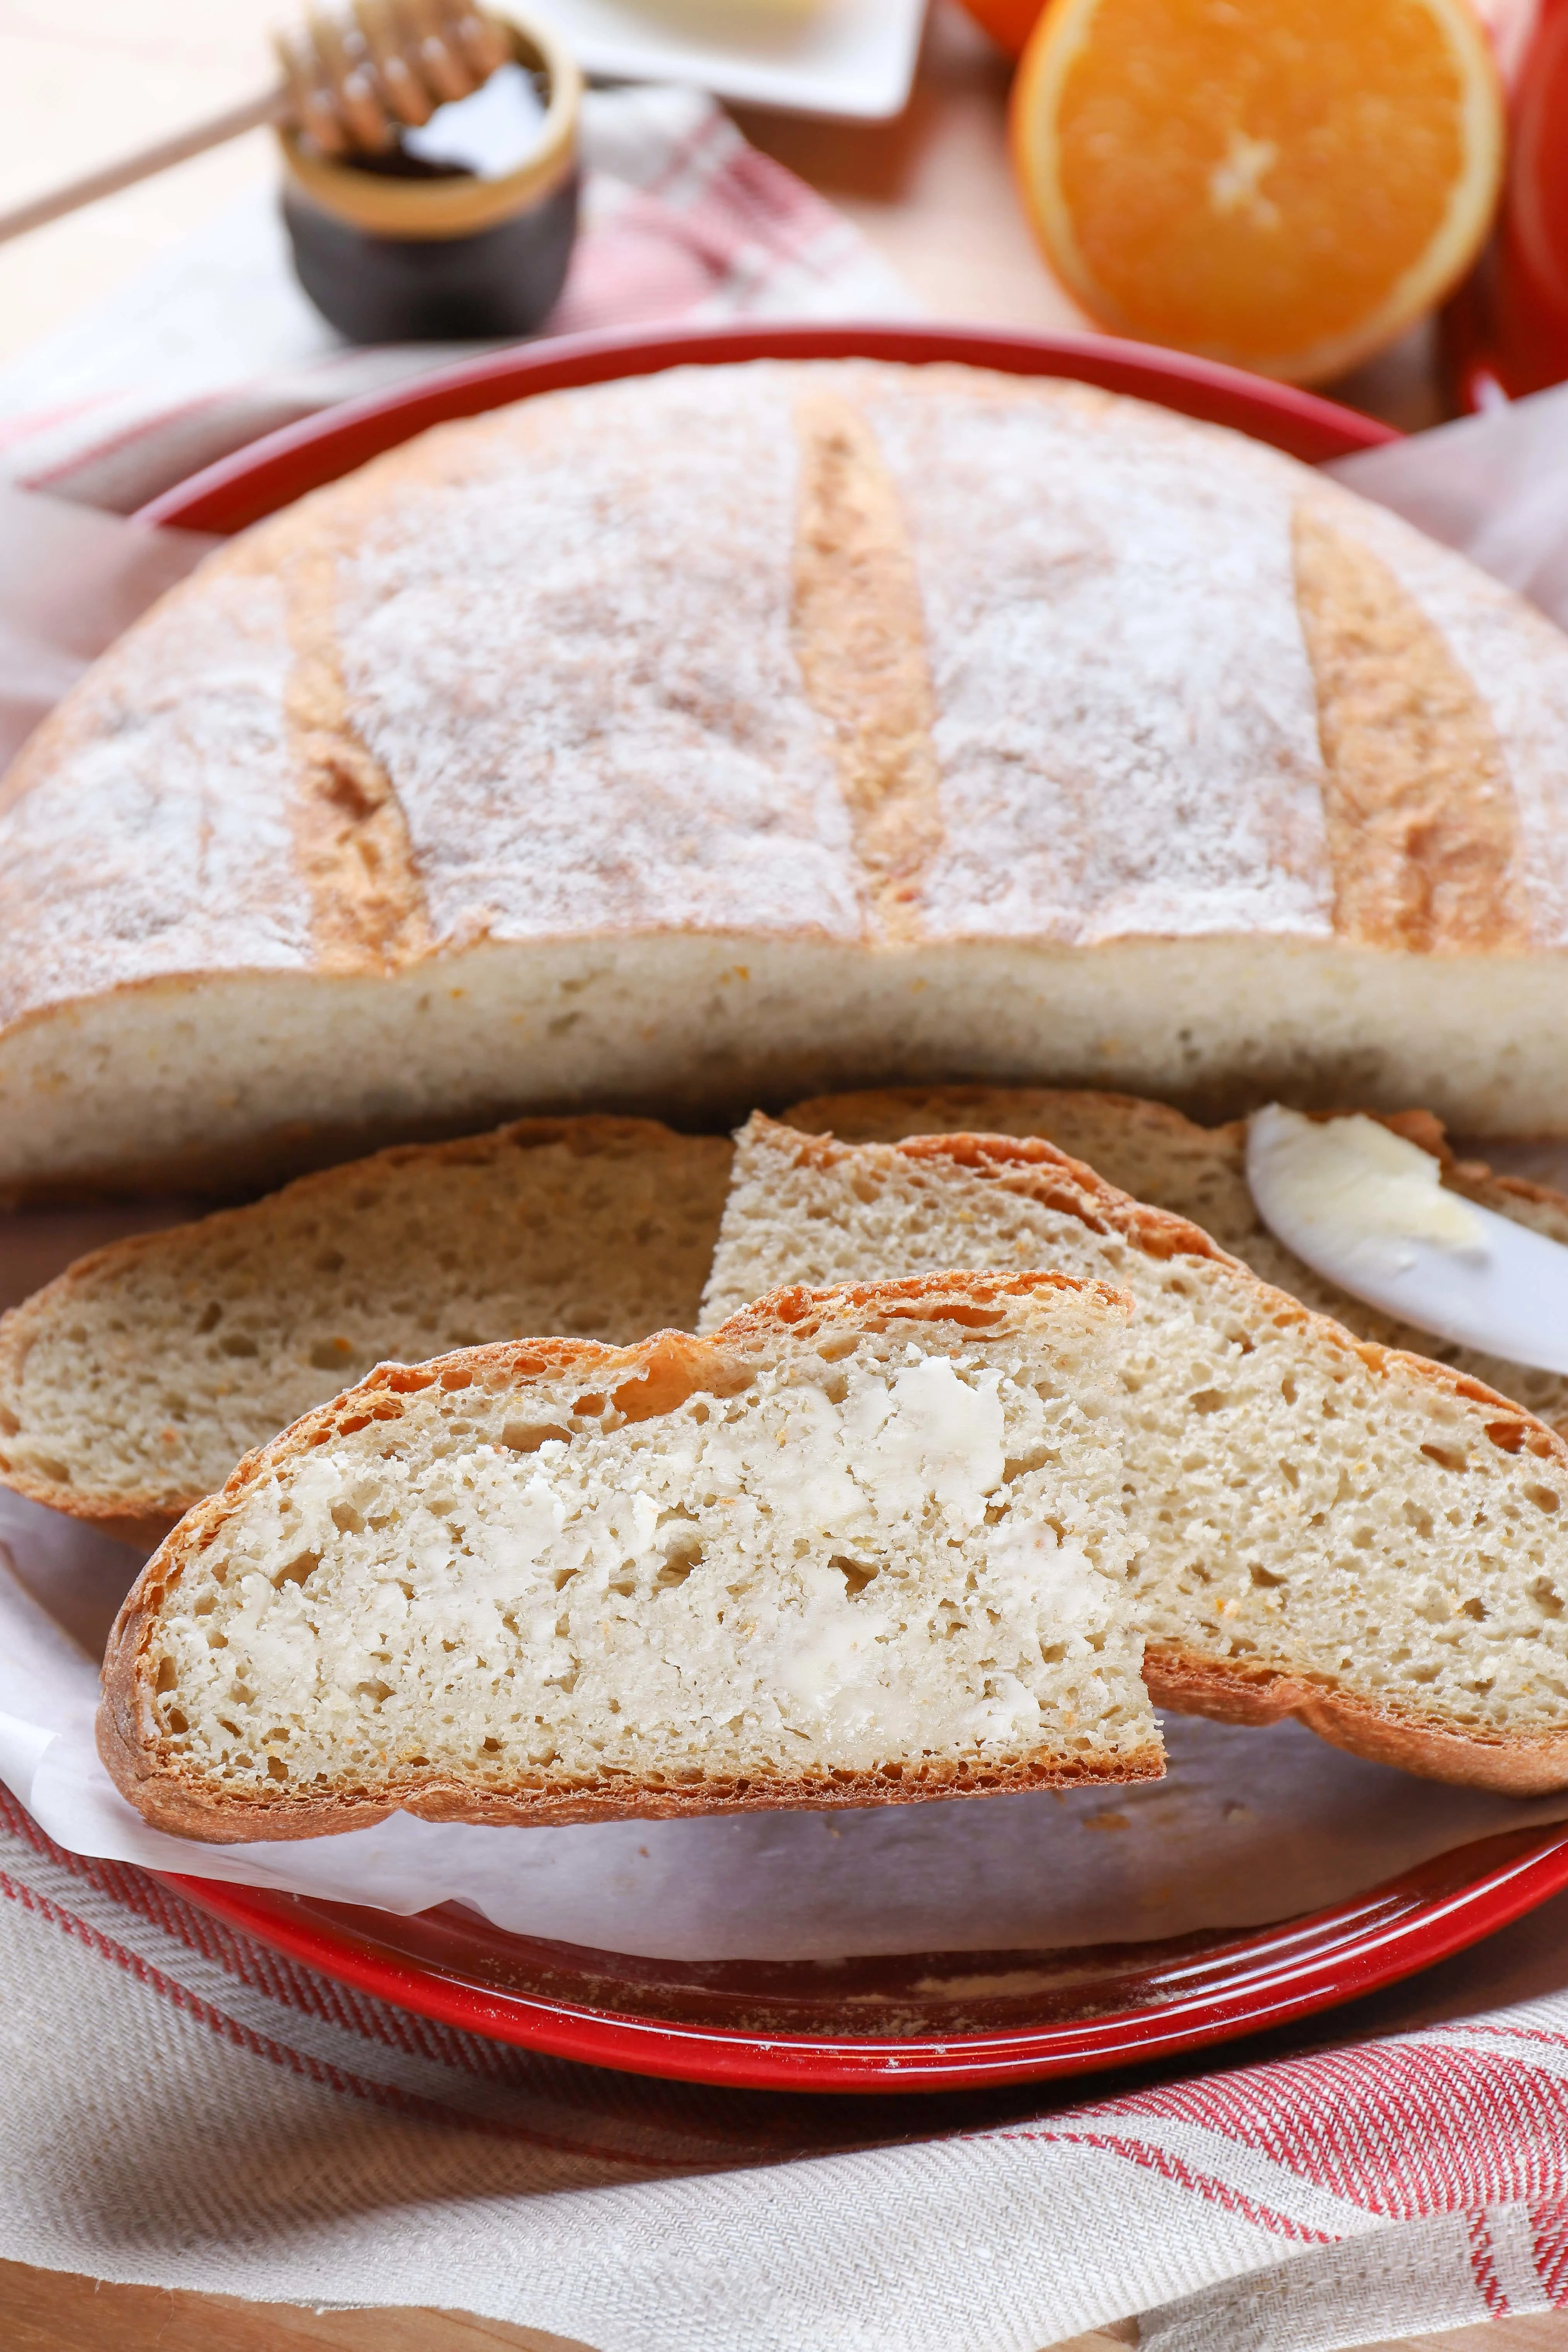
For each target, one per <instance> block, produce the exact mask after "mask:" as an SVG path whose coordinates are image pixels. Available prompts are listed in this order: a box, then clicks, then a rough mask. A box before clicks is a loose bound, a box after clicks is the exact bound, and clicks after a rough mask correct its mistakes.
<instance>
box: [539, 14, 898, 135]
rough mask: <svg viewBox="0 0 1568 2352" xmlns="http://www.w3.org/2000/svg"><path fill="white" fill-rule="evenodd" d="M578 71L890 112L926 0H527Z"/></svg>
mask: <svg viewBox="0 0 1568 2352" xmlns="http://www.w3.org/2000/svg"><path fill="white" fill-rule="evenodd" d="M531 5H532V6H533V8H534V9H535V11H536V13H537V14H538V15H539V16H542V17H543V18H544V19H545V20H546V22H547V23H548V24H550V25H551V26H552V27H553V29H554V30H555V31H556V32H558V33H559V34H560V35H561V37H562V39H563V41H564V42H565V43H566V45H567V47H569V48H570V49H571V50H572V51H573V53H574V56H575V57H576V58H577V61H578V63H579V64H580V65H581V66H582V67H583V68H584V72H586V73H590V74H603V75H607V76H609V77H611V78H612V79H618V80H625V81H674V82H689V83H691V84H693V85H695V87H696V88H698V89H707V90H711V91H712V93H713V95H714V96H715V97H716V98H734V99H742V100H747V101H749V102H750V103H751V104H752V105H756V106H771V107H776V108H779V109H780V110H785V111H788V112H792V113H799V114H831V115H845V116H854V117H857V118H858V119H859V120H861V121H881V120H884V119H885V118H886V117H888V116H889V115H893V114H898V113H900V112H901V111H902V110H903V107H904V105H905V103H906V101H907V100H908V98H909V94H910V84H911V82H912V81H913V79H914V71H915V58H916V56H917V54H918V52H919V48H920V38H921V26H922V24H923V23H924V20H925V11H926V0H531Z"/></svg>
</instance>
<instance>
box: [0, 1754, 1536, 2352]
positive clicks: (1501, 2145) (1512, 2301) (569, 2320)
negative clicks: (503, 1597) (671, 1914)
mask: <svg viewBox="0 0 1568 2352" xmlns="http://www.w3.org/2000/svg"><path fill="white" fill-rule="evenodd" d="M1565 1928H1568V1897H1564V1898H1562V1899H1560V1900H1559V1901H1558V1902H1556V1903H1554V1904H1553V1905H1552V1906H1549V1907H1548V1908H1547V1909H1546V1910H1544V1911H1542V1912H1541V1913H1539V1914H1537V1915H1536V1916H1535V1917H1534V1918H1533V1919H1532V1920H1529V1921H1525V1922H1522V1923H1521V1925H1519V1926H1517V1927H1513V1928H1511V1929H1510V1930H1508V1931H1506V1932H1505V1933H1504V1934H1503V1935H1502V1936H1500V1937H1496V1938H1494V1939H1493V1941H1492V1942H1491V1943H1490V1944H1489V1945H1488V1946H1484V1947H1482V1948H1480V1949H1479V1951H1477V1952H1475V1953H1472V1954H1470V1955H1468V1957H1467V1958H1463V1959H1461V1960H1459V1961H1456V1962H1453V1963H1450V1964H1449V1965H1448V1966H1447V1968H1445V1969H1441V1970H1438V1971H1436V1972H1435V1973H1434V1974H1433V1975H1431V1976H1428V1977H1426V1978H1425V1979H1421V1980H1420V1983H1419V1984H1418V1985H1417V1986H1416V1987H1415V1988H1413V1989H1411V1990H1406V1991H1405V1992H1404V1993H1403V1994H1401V1995H1388V1996H1382V1997H1380V1999H1379V2000H1378V2001H1377V2002H1376V2003H1373V2004H1363V2007H1362V2009H1361V2010H1360V2011H1349V2012H1346V2013H1344V2015H1343V2017H1342V2020H1341V2021H1339V2023H1338V2025H1337V2027H1336V2026H1333V2025H1331V2028H1330V2030H1331V2032H1336V2033H1338V2034H1339V2035H1347V2034H1348V2035H1350V2036H1352V2037H1367V2036H1369V2035H1370V2038H1355V2039H1351V2040H1348V2041H1346V2040H1338V2041H1335V2042H1329V2043H1327V2045H1326V2046H1325V2045H1324V2043H1323V2042H1321V2041H1320V2042H1319V2044H1318V2046H1316V2047H1306V2048H1302V2047H1300V2046H1297V2047H1296V2048H1295V2049H1293V2050H1291V2051H1288V2052H1284V2053H1273V2054H1270V2055H1269V2056H1268V2057H1267V2058H1266V2059H1265V2060H1263V2061H1262V2062H1261V2063H1259V2062H1258V2060H1257V2059H1256V2057H1255V2058H1254V2059H1253V2062H1252V2063H1245V2064H1235V2065H1233V2066H1229V2067H1227V2066H1226V2065H1224V2064H1223V2063H1222V2064H1221V2065H1220V2066H1218V2067H1215V2068H1213V2069H1210V2070H1207V2071H1205V2072H1202V2073H1199V2074H1193V2075H1190V2076H1189V2077H1187V2078H1186V2079H1185V2080H1174V2081H1163V2082H1158V2083H1154V2084H1141V2085H1139V2086H1137V2087H1133V2088H1127V2087H1125V2086H1124V2085H1113V2086H1110V2088H1109V2090H1107V2089H1103V2088H1099V2087H1089V2089H1088V2091H1087V2095H1086V2093H1085V2086H1083V2085H1081V2084H1080V2085H1077V2086H1071V2087H1070V2088H1069V2090H1068V2092H1067V2093H1066V2094H1064V2093H1063V2092H1062V2091H1061V2090H1060V2089H1058V2091H1057V2092H1055V2093H1047V2094H1045V2095H1042V2094H1041V2093H1040V2092H1039V2091H1035V2092H1032V2093H1031V2092H1023V2093H1018V2092H1012V2093H1007V2094H1005V2095H1004V2094H995V2093H992V2094H985V2095H975V2096H973V2097H969V2098H965V2099H956V2098H952V2097H949V2098H945V2099H942V2100H919V2099H905V2098H899V2099H892V2100H874V2099H847V2098H840V2099H828V2098H821V2099H812V2098H805V2097H795V2096H781V2095H769V2094H748V2093H740V2092H724V2091H713V2090H694V2089H688V2088H685V2087H682V2086H680V2085H679V2084H662V2083H657V2082H653V2081H645V2080H641V2079H639V2078H637V2077H634V2076H629V2075H624V2074H609V2073H606V2072H601V2071H597V2070H595V2069H592V2068H587V2067H581V2066H576V2065H573V2064H569V2063H565V2062H563V2061H560V2060H556V2059H549V2058H540V2057H535V2056H532V2055H531V2054H530V2053H526V2052H523V2051H519V2050H512V2049H508V2048H504V2047H501V2046H500V2045H498V2044H496V2043H492V2042H484V2041H480V2040H478V2039H476V2038H474V2037H472V2036H469V2035H467V2034H463V2033H458V2032H450V2031H448V2030H447V2029H446V2028H444V2027H441V2026H437V2025H433V2024H429V2023H426V2021H423V2020H422V2019H419V2018H416V2017H414V2016H410V2015H407V2014H405V2013H404V2012H402V2011H397V2010H395V2009H392V2008H389V2007H387V2006H386V2005H384V2003H382V2002H380V2001H377V2000H370V1999H367V1998H365V1997H364V1996H363V1995H360V1994H358V1993H355V1992H353V1991H350V1990H345V1989H344V1988H342V1987H341V1986H338V1985H335V1984H333V1983H331V1982H330V1981H329V1980H328V1979H325V1978H322V1977H319V1976H316V1975H314V1974H313V1973H312V1972H311V1971H310V1970H309V1969H305V1968H302V1967H300V1966H297V1965H296V1964H294V1963H292V1962H290V1961H289V1960H286V1959H281V1958H277V1957H275V1956H274V1955H272V1954H271V1953H269V1952H267V1951H265V1950H263V1949H262V1948H259V1947H258V1946H256V1945H254V1944H252V1943H250V1942H248V1941H247V1939H246V1938H245V1937H242V1936H238V1935H237V1934H235V1933H233V1932H231V1931H230V1930H229V1929H228V1928H226V1927H222V1926H219V1925H217V1924H216V1923H215V1922H214V1921H212V1920H210V1919H208V1918H206V1917H205V1916H204V1915H203V1914H202V1913H200V1912H198V1911H196V1910H195V1909H194V1908H193V1907H192V1906H189V1905H188V1904H187V1903H185V1902H184V1901H183V1900H181V1899H180V1898H178V1897H176V1896H174V1895H172V1894H171V1893H170V1892H169V1891H168V1890H167V1889H166V1888H165V1887H164V1886H163V1885H162V1884H161V1883H160V1882H159V1881H157V1880H156V1879H153V1878H152V1877H150V1876H148V1875H147V1874H144V1873H143V1872H142V1871H139V1870H136V1869H133V1868H131V1867H129V1866H126V1865H123V1864H113V1863H102V1862H89V1861H84V1860H82V1859H81V1858H79V1857H78V1856H73V1855H70V1854H67V1853H62V1852H61V1851H60V1850H59V1849H58V1847H55V1846H53V1845H51V1844H50V1843H48V1841H47V1839H45V1838H44V1837H43V1835H42V1833H41V1832H39V1831H38V1830H37V1828H36V1826H35V1825H34V1824H33V1823H32V1822H30V1821H29V1819H28V1817H27V1815H26V1813H25V1812H23V1811H22V1810H21V1808H20V1807H19V1806H17V1805H16V1803H15V1802H14V1801H12V1800H10V1799H9V1798H7V1797H6V1796H5V1794H4V1791H0V1981H3V1982H4V1984H5V2005H4V2009H3V2011H0V2038H3V2041H4V2044H5V2063H4V2066H3V2067H0V2110H3V2111H4V2114H5V2128H4V2131H3V2132H0V2255H4V2256H5V2257H6V2258H8V2259H10V2260H14V2261H20V2262H26V2263H37V2264H40V2265H44V2266H46V2267H54V2268H58V2269H66V2270H73V2271H81V2272H86V2273H91V2274H93V2275H95V2276H98V2277H100V2278H106V2279H113V2280H124V2281H141V2282H146V2283H152V2284H162V2285H166V2286H176V2287H184V2288H196V2289H202V2290H206V2291H208V2292H213V2293H222V2294H238V2295H245V2296H248V2297H251V2298H254V2299H257V2300H268V2301H278V2302H290V2301H292V2302H301V2303H310V2304H313V2305H323V2304H362V2305H363V2304H372V2305H374V2304H416V2305H446V2306H449V2307H457V2308H460V2309H463V2310H467V2311H473V2312H478V2313H480V2314H483V2315H487V2316H489V2317H492V2318H497V2319H505V2320H510V2321H512V2322H514V2323H517V2324H519V2325H522V2326H531V2327H535V2328H540V2329H542V2330H545V2331H548V2332H549V2333H550V2334H552V2335H554V2336H563V2337H565V2338H567V2339H568V2340H569V2341H570V2342H571V2343H573V2344H576V2345H590V2346H594V2347H597V2352H692V2347H701V2352H1037V2347H1041V2346H1044V2345H1047V2344H1050V2343H1054V2342H1055V2341H1057V2340H1058V2338H1060V2337H1062V2336H1068V2335H1071V2334H1074V2333H1076V2332H1078V2331H1079V2330H1080V2329H1085V2328H1089V2327H1090V2326H1095V2325H1097V2324H1100V2325H1103V2324H1105V2323H1107V2322H1111V2321H1116V2320H1120V2319H1122V2318H1124V2317H1126V2316H1127V2315H1131V2314H1137V2315H1139V2326H1140V2340H1141V2341H1142V2344H1143V2346H1144V2347H1146V2352H1326V2347H1333V2346H1349V2345H1360V2344H1364V2343H1367V2342H1368V2341H1369V2340H1371V2339H1373V2338H1379V2337H1385V2336H1390V2335H1394V2334H1403V2333H1406V2332H1408V2331H1411V2330H1415V2329H1436V2328H1444V2327H1452V2326H1458V2325H1461V2324H1463V2323H1464V2322H1466V2321H1474V2320H1479V2319H1485V2318H1487V2317H1489V2316H1500V2315H1505V2314H1510V2313H1525V2312H1534V2311H1542V2310H1545V2309H1548V2308H1550V2307H1552V2306H1553V2305H1568V1994H1565V1993H1563V1992H1561V1991H1557V1990H1551V1988H1553V1987H1556V1986H1558V1985H1560V1984H1561V1983H1562V1982H1563V1979H1564V1978H1565V1977H1568V1963H1565V1962H1564V1961H1563V1958H1561V1952H1562V1949H1563V1945H1564V1940H1565V1938H1564V1930H1565ZM1392 2028H1402V2029H1403V2030H1390V2029H1392Z"/></svg>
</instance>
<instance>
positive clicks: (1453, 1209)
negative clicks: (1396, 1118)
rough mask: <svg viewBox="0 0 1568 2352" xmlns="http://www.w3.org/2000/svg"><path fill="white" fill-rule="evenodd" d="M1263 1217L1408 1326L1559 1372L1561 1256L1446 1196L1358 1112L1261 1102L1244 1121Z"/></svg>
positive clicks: (1423, 1154)
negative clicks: (1315, 1112) (1335, 1113)
mask: <svg viewBox="0 0 1568 2352" xmlns="http://www.w3.org/2000/svg"><path fill="white" fill-rule="evenodd" d="M1247 1183H1248V1184H1249V1185H1250V1187H1251V1190H1252V1197H1253V1200H1254V1201H1255V1202H1256V1203H1257V1206H1258V1214H1259V1216H1260V1217H1261V1218H1262V1219H1263V1222H1264V1223H1265V1224H1266V1225H1268V1228H1269V1230H1270V1232H1271V1233H1273V1234H1276V1235H1277V1236H1278V1237H1279V1240H1280V1241H1282V1242H1284V1243H1285V1244H1286V1246H1287V1247H1288V1248H1289V1249H1292V1250H1294V1251H1295V1253H1296V1255H1297V1256H1298V1257H1300V1258H1303V1259H1305V1261H1306V1263H1307V1264H1308V1265H1310V1266H1311V1267H1312V1268H1313V1269H1314V1270H1315V1271H1316V1272H1317V1273H1319V1274H1321V1275H1324V1276H1327V1277H1328V1279H1329V1280H1330V1281H1331V1282H1337V1283H1338V1284H1339V1285H1340V1286H1341V1287H1342V1289H1344V1290H1348V1291H1350V1292H1351V1293H1352V1295H1353V1296H1354V1297H1357V1298H1364V1299H1366V1300H1368V1301H1369V1302H1370V1304H1371V1305H1373V1307H1382V1308H1383V1309H1384V1312H1385V1313H1387V1314H1390V1315H1397V1316H1400V1317H1402V1318H1404V1320H1405V1321H1406V1322H1407V1323H1414V1324H1415V1326H1416V1327H1417V1328H1418V1329H1420V1330H1423V1331H1431V1332H1433V1333H1435V1334H1436V1337H1437V1338H1439V1339H1450V1340H1454V1341H1457V1342H1458V1344H1459V1345H1460V1346H1463V1347H1469V1348H1480V1349H1485V1350H1486V1351H1487V1352H1488V1353H1489V1354H1491V1355H1496V1356H1500V1357H1503V1358H1505V1359H1507V1360H1510V1361H1511V1362H1514V1363H1520V1364H1535V1365H1539V1366H1541V1367H1542V1370H1547V1371H1552V1372H1568V1249H1565V1248H1564V1247H1563V1244H1561V1243H1560V1242H1554V1241H1551V1240H1549V1239H1548V1238H1547V1236H1546V1235H1545V1234H1538V1233H1534V1232H1532V1231H1531V1228H1530V1227H1529V1226H1528V1225H1521V1224H1516V1223H1514V1222H1513V1221H1512V1219H1511V1218H1509V1217H1502V1216H1500V1215H1499V1214H1498V1213H1497V1212H1496V1211H1495V1210H1493V1209H1483V1208H1481V1207H1479V1205H1478V1204H1477V1203H1476V1202H1473V1201H1467V1200H1465V1199H1463V1198H1462V1197H1461V1196H1460V1195H1459V1194H1458V1193H1456V1192H1449V1191H1447V1190H1446V1189H1445V1187H1444V1184H1443V1181H1442V1170H1441V1168H1440V1166H1439V1164H1438V1162H1437V1161H1436V1160H1435V1159H1434V1158H1433V1157H1432V1154H1431V1153H1430V1152H1428V1151H1423V1150H1421V1148H1420V1146H1419V1145H1418V1144H1415V1143H1411V1142H1408V1141H1407V1140H1406V1139H1405V1137H1404V1136H1400V1135H1395V1134H1394V1133H1393V1131H1392V1130H1391V1129H1388V1128H1386V1127H1384V1126H1382V1125H1380V1124H1379V1122H1378V1121H1377V1120H1376V1119H1373V1118H1366V1117H1365V1116H1364V1115H1363V1113H1360V1112H1357V1113H1356V1114H1355V1115H1354V1117H1352V1118H1331V1119H1310V1118H1303V1117H1302V1116H1301V1114H1300V1112H1299V1111H1293V1110H1285V1109H1283V1108H1281V1107H1280V1106H1279V1104H1278V1103H1271V1104H1270V1105H1269V1106H1268V1108H1267V1109H1266V1110H1260V1111H1258V1112H1256V1113H1255V1114H1254V1116H1253V1118H1251V1119H1250V1120H1249V1122H1248V1125H1247Z"/></svg>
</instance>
